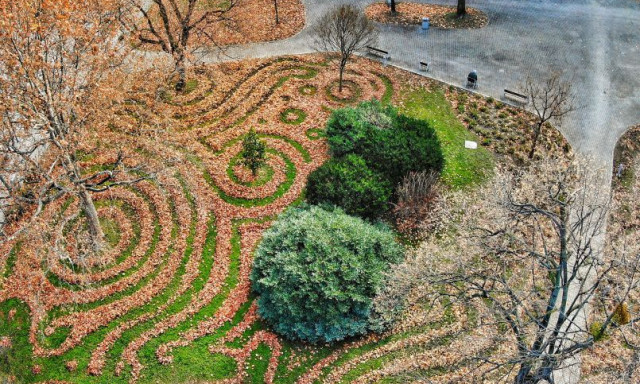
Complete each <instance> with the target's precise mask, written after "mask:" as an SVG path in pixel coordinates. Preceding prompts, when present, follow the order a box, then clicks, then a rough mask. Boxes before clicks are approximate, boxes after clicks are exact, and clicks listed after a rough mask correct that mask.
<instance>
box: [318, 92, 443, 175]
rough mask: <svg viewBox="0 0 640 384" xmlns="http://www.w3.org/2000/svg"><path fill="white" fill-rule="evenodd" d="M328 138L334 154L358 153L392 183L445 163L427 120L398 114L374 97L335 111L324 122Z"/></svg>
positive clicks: (439, 168)
mask: <svg viewBox="0 0 640 384" xmlns="http://www.w3.org/2000/svg"><path fill="white" fill-rule="evenodd" d="M327 139H328V142H329V147H330V149H331V153H332V155H333V156H334V157H341V156H345V155H347V154H350V153H353V154H357V155H359V156H361V157H362V158H363V159H364V160H365V161H366V163H367V165H368V166H369V167H370V168H372V169H374V170H377V171H379V172H381V173H382V174H384V175H385V177H386V178H387V180H388V181H389V182H390V183H391V184H392V185H393V186H395V185H397V184H398V183H400V182H401V181H402V178H403V177H404V176H405V175H407V174H408V173H409V172H411V171H415V172H419V171H427V170H435V171H438V172H439V171H441V170H442V167H443V165H444V159H443V156H442V151H441V149H440V144H439V142H438V138H437V137H436V133H435V131H434V129H433V128H431V127H430V126H429V123H428V122H426V121H424V120H418V119H414V118H411V117H408V116H404V115H400V114H398V111H397V110H396V109H395V108H393V107H392V106H384V105H382V104H381V103H380V102H378V101H376V100H372V101H367V102H363V103H361V104H359V105H358V106H357V107H356V108H355V109H354V108H347V109H341V110H338V111H335V112H334V113H333V115H332V116H331V118H330V119H329V122H328V123H327Z"/></svg>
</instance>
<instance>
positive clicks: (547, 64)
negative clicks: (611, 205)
mask: <svg viewBox="0 0 640 384" xmlns="http://www.w3.org/2000/svg"><path fill="white" fill-rule="evenodd" d="M414 1H417V2H430V3H440V4H449V5H453V4H454V3H455V1H454V0H449V1H442V0H429V1H424V0H414ZM303 2H304V4H305V7H306V13H307V22H306V26H305V28H304V29H303V30H302V31H301V32H300V33H298V34H297V35H295V36H293V37H291V38H289V39H286V40H281V41H276V42H269V43H259V44H251V45H246V46H238V47H231V48H229V49H228V50H227V51H226V52H225V56H220V55H219V54H216V53H214V52H209V53H206V54H204V55H203V56H201V60H202V61H205V62H215V61H220V60H233V59H243V58H249V57H269V56H278V55H283V54H300V53H309V52H313V48H312V45H311V42H312V34H311V32H310V27H311V26H313V25H314V24H315V23H316V22H317V20H318V19H319V17H320V16H322V15H323V14H325V13H326V12H327V11H328V10H330V9H331V8H332V7H334V6H335V5H337V4H341V3H352V4H355V5H357V6H360V7H362V8H364V7H365V6H366V5H367V4H370V3H371V2H372V1H363V0H342V1H338V0H303ZM467 5H468V6H470V7H475V8H478V9H480V10H482V11H484V12H486V13H487V14H488V15H489V24H488V25H487V26H486V27H485V28H481V29H475V30H442V29H437V28H431V29H430V30H429V31H428V32H427V33H426V34H425V33H421V32H420V29H419V27H417V26H416V27H401V26H389V25H380V29H381V33H380V42H379V44H378V45H379V47H380V48H382V49H385V50H387V51H389V52H390V54H391V64H392V65H396V66H398V67H402V68H405V69H408V70H412V71H417V70H418V63H419V61H428V62H430V63H431V69H430V70H429V72H428V74H427V75H428V76H430V77H433V78H435V79H438V80H442V81H444V82H447V83H451V84H455V85H460V86H462V85H463V84H464V81H465V79H466V75H467V73H468V72H470V71H471V70H472V69H476V70H477V71H478V74H479V89H478V92H480V93H482V94H484V95H487V96H492V97H494V98H497V99H501V98H502V96H503V90H504V89H505V88H508V89H511V90H518V88H519V87H520V86H521V84H522V83H523V82H524V79H525V77H526V76H527V75H531V76H533V77H534V78H541V79H543V78H545V76H547V75H548V73H549V71H550V70H561V71H564V73H565V74H566V76H567V77H568V78H570V79H572V81H573V84H574V89H575V91H576V94H577V97H578V98H577V105H578V106H579V107H580V108H579V110H577V111H576V112H574V113H573V114H572V115H571V116H568V117H567V118H566V119H565V122H564V123H563V125H562V126H561V128H560V129H561V131H562V132H563V134H564V135H565V136H566V138H567V139H568V140H569V142H570V143H571V144H572V145H573V147H574V148H576V149H577V150H578V151H579V152H581V153H584V154H587V155H590V156H593V157H594V158H595V159H596V160H598V162H599V163H601V164H603V166H605V167H607V168H609V169H610V166H611V163H612V160H613V149H614V147H615V143H616V141H617V139H618V138H619V137H620V136H621V135H622V134H623V133H624V131H625V130H626V129H628V128H629V127H630V126H632V125H635V124H639V123H640V33H639V31H640V1H638V0H615V1H614V0H599V1H597V0H555V1H553V0H552V1H541V0H519V1H513V0H482V1H479V0H467ZM256 27H259V26H256Z"/></svg>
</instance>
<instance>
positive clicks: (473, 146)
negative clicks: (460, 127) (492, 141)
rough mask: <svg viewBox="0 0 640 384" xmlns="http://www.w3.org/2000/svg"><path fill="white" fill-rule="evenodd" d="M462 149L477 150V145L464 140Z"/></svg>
mask: <svg viewBox="0 0 640 384" xmlns="http://www.w3.org/2000/svg"><path fill="white" fill-rule="evenodd" d="M464 147H465V148H469V149H478V143H476V142H475V141H469V140H465V141H464Z"/></svg>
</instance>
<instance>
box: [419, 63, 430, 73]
mask: <svg viewBox="0 0 640 384" xmlns="http://www.w3.org/2000/svg"><path fill="white" fill-rule="evenodd" d="M420 70H421V71H425V72H426V71H428V70H429V63H426V62H424V61H421V62H420Z"/></svg>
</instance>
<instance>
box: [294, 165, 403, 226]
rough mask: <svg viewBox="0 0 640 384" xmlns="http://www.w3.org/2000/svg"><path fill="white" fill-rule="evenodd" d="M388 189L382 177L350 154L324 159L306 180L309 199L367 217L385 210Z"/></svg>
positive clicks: (390, 191)
mask: <svg viewBox="0 0 640 384" xmlns="http://www.w3.org/2000/svg"><path fill="white" fill-rule="evenodd" d="M392 193H393V189H392V187H391V184H390V183H389V182H388V181H387V180H386V179H385V177H384V176H383V175H381V174H380V173H379V172H377V171H374V170H371V169H369V167H367V164H366V163H365V161H364V160H363V159H362V158H361V157H360V156H357V155H354V154H349V155H347V156H345V157H343V158H333V159H331V160H329V161H327V162H326V163H324V164H323V165H322V166H321V167H320V168H318V169H316V170H315V171H313V172H312V173H311V174H310V175H309V178H308V180H307V201H309V203H311V204H320V203H330V204H333V205H337V206H340V207H341V208H342V209H344V210H345V212H347V213H348V214H350V215H356V216H360V217H365V218H371V219H372V218H375V217H377V216H378V215H380V213H382V212H384V211H386V207H387V202H388V201H389V198H390V197H391V194H392Z"/></svg>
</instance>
